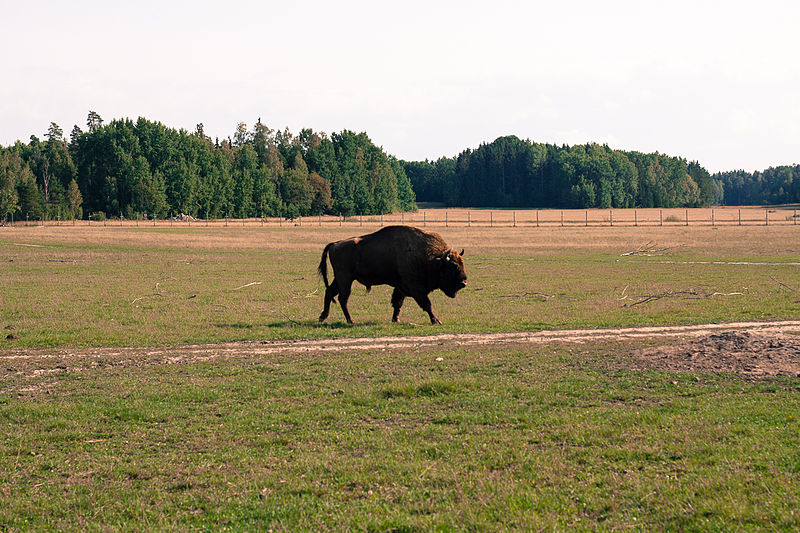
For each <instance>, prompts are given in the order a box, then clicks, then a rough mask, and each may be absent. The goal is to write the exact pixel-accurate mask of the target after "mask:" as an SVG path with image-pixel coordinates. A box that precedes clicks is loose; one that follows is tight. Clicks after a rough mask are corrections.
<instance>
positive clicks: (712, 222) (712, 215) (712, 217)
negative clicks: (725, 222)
mask: <svg viewBox="0 0 800 533" xmlns="http://www.w3.org/2000/svg"><path fill="white" fill-rule="evenodd" d="M714 222H715V220H714V210H713V209H712V210H711V225H712V226H714V225H715V224H714Z"/></svg>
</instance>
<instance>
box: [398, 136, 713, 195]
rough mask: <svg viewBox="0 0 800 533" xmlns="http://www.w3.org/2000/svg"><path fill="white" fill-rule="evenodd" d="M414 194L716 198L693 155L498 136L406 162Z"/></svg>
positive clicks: (706, 175)
mask: <svg viewBox="0 0 800 533" xmlns="http://www.w3.org/2000/svg"><path fill="white" fill-rule="evenodd" d="M405 171H406V174H407V175H408V177H409V178H410V179H411V183H412V186H413V188H414V191H415V193H416V195H417V199H418V200H419V201H428V202H444V203H446V204H448V205H452V206H474V207H562V208H593V207H596V208H609V207H615V208H625V207H678V206H681V207H683V206H685V207H697V206H703V205H710V204H712V203H715V202H716V201H718V200H719V199H720V198H721V197H722V190H721V188H720V185H719V184H718V183H717V182H715V181H714V180H713V179H712V177H711V175H710V174H709V173H708V171H706V170H705V169H704V168H703V167H701V166H700V165H699V164H698V163H696V162H687V161H686V160H685V159H681V158H678V157H669V156H666V155H663V154H659V153H653V154H643V153H639V152H624V151H620V150H612V149H611V148H609V147H608V146H605V145H599V144H593V143H592V144H585V145H575V146H556V145H552V144H538V143H533V142H531V141H527V140H525V141H523V140H521V139H519V138H517V137H515V136H507V137H500V138H498V139H496V140H495V141H494V142H492V143H488V144H482V145H481V146H480V147H478V148H477V149H475V150H465V151H463V152H461V153H460V154H459V155H457V156H456V157H453V158H441V159H438V160H436V161H422V162H406V163H405Z"/></svg>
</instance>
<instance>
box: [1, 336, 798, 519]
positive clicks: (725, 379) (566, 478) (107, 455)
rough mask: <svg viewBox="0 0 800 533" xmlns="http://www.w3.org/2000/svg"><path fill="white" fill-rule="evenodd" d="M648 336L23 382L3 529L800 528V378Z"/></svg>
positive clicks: (13, 388)
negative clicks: (652, 364) (639, 365)
mask: <svg viewBox="0 0 800 533" xmlns="http://www.w3.org/2000/svg"><path fill="white" fill-rule="evenodd" d="M631 347H632V346H630V345H623V344H593V345H590V346H589V345H582V346H581V347H580V348H578V347H575V346H571V345H554V346H542V347H531V346H526V347H502V348H497V347H495V348H492V349H491V350H486V349H485V348H484V349H479V348H470V349H458V348H454V347H448V346H442V347H439V348H436V349H426V350H422V351H414V352H411V353H403V354H397V353H387V352H381V351H377V352H370V353H332V354H327V355H324V356H318V355H297V356H291V357H283V356H269V357H263V356H256V357H252V358H247V359H238V360H225V361H217V362H213V363H202V364H183V365H174V364H173V365H164V366H136V365H129V366H124V367H107V368H94V369H92V368H84V369H83V370H81V371H80V372H56V373H54V374H52V373H48V374H45V375H39V376H32V375H31V374H24V373H10V374H6V376H5V377H4V379H3V381H2V384H3V385H2V389H0V428H2V438H0V500H2V505H0V529H4V530H85V529H89V530H107V529H178V530H186V529H203V530H221V529H230V530H246V531H253V530H264V531H266V530H267V529H272V530H274V531H304V530H305V531H319V530H359V531H430V530H464V531H475V530H478V531H497V530H537V529H549V530H553V529H554V530H574V529H581V530H619V529H636V530H641V531H654V530H685V529H688V530H698V531H720V530H737V531H738V530H787V531H789V530H797V528H798V527H800V516H798V514H797V511H796V510H797V509H798V508H800V491H798V490H797V485H798V483H800V461H799V460H798V455H797V439H798V435H800V425H798V421H797V413H798V408H799V407H800V399H799V398H800V396H798V394H797V392H798V383H799V381H798V380H797V379H773V380H764V381H758V382H748V381H744V380H742V379H738V378H735V377H730V376H715V375H707V376H700V379H699V380H697V379H695V378H694V376H689V375H670V374H664V373H660V372H631V371H626V370H622V369H621V368H622V365H620V364H619V363H620V362H624V359H625V353H627V351H628V350H629V349H630V348H631ZM437 358H442V359H443V360H442V361H437V360H436V359H437ZM54 364H55V363H54ZM7 365H13V363H7ZM55 365H56V366H55V367H54V368H55V369H56V370H57V369H58V364H55Z"/></svg>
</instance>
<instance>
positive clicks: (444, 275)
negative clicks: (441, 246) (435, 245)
mask: <svg viewBox="0 0 800 533" xmlns="http://www.w3.org/2000/svg"><path fill="white" fill-rule="evenodd" d="M463 255H464V250H461V253H460V254H459V253H457V252H455V251H454V250H453V249H452V248H450V249H449V250H447V251H446V252H445V253H444V254H442V255H441V256H440V257H439V258H438V261H439V288H440V289H442V292H443V293H445V294H446V295H447V296H449V297H450V298H455V297H456V293H457V292H458V291H460V290H461V289H463V288H464V287H466V286H467V272H466V271H465V270H464V260H463V259H462V256H463Z"/></svg>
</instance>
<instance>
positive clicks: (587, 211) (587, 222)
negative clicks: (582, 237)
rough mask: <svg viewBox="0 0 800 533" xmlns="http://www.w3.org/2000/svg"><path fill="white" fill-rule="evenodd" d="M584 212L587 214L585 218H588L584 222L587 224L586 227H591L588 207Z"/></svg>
mask: <svg viewBox="0 0 800 533" xmlns="http://www.w3.org/2000/svg"><path fill="white" fill-rule="evenodd" d="M583 213H584V215H585V218H586V221H585V223H584V226H586V227H587V228H588V227H589V210H588V209H587V210H586V211H584V212H583Z"/></svg>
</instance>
